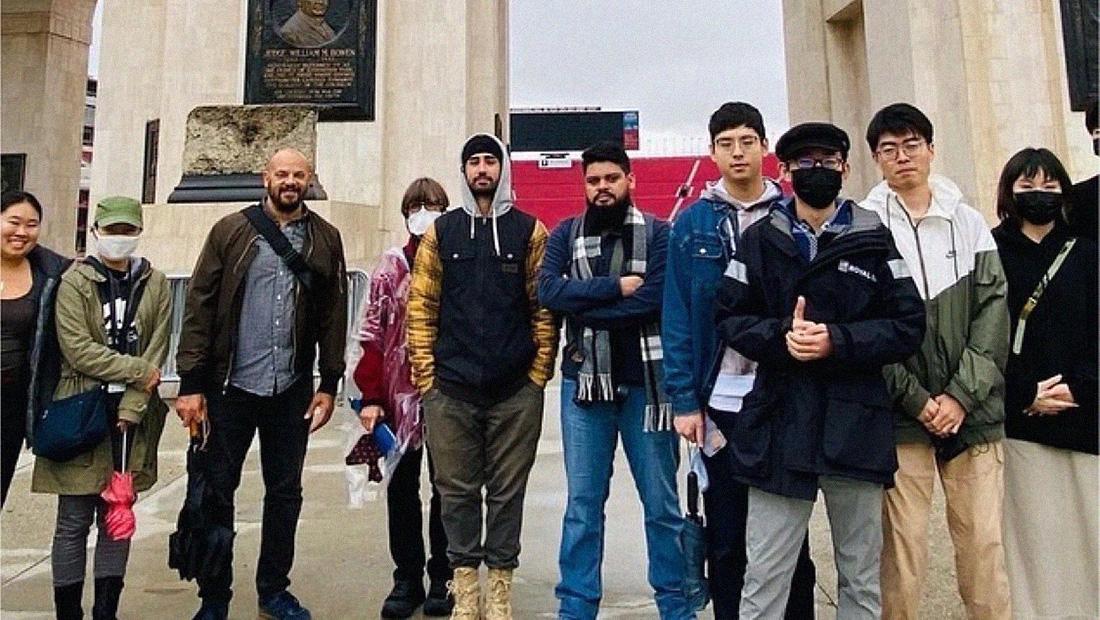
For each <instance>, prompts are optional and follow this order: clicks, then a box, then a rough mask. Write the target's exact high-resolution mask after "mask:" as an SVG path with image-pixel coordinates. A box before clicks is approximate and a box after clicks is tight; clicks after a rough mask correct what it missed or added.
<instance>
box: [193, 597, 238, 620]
mask: <svg viewBox="0 0 1100 620" xmlns="http://www.w3.org/2000/svg"><path fill="white" fill-rule="evenodd" d="M227 618H229V603H225V602H221V601H203V602H202V607H200V608H199V611H198V613H196V614H195V617H194V618H192V619H191V620H227Z"/></svg>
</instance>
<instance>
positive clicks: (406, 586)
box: [382, 579, 424, 618]
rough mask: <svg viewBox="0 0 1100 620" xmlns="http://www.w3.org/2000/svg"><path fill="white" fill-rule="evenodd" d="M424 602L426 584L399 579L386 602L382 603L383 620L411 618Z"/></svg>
mask: <svg viewBox="0 0 1100 620" xmlns="http://www.w3.org/2000/svg"><path fill="white" fill-rule="evenodd" d="M423 602H424V584H423V583H422V582H420V581H409V580H406V579H398V580H396V581H394V583H393V589H392V590H390V595H389V596H387V597H386V601H385V602H384V603H382V617H383V618H409V617H412V615H413V613H415V612H416V608H417V607H420V604H421V603H423Z"/></svg>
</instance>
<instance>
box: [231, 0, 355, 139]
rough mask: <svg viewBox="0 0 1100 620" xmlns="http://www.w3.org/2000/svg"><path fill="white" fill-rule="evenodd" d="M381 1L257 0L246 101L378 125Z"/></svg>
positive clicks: (251, 13)
mask: <svg viewBox="0 0 1100 620" xmlns="http://www.w3.org/2000/svg"><path fill="white" fill-rule="evenodd" d="M376 25H377V15H376V0H249V3H248V57H247V59H246V62H245V89H244V92H245V94H244V102H245V103H248V104H252V103H276V104H311V105H315V106H317V108H318V110H319V112H320V118H321V120H369V121H372V120H374V68H375V62H374V60H375V34H376V32H375V28H376Z"/></svg>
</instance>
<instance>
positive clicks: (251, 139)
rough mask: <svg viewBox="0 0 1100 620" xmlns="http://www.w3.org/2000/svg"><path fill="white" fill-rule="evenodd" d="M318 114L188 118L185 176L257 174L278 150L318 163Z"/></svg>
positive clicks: (251, 112) (280, 111)
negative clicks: (294, 152) (290, 150)
mask: <svg viewBox="0 0 1100 620" xmlns="http://www.w3.org/2000/svg"><path fill="white" fill-rule="evenodd" d="M316 125H317V111H316V110H314V109H313V108H310V107H305V106H290V105H264V106H240V105H214V106H200V107H197V108H195V109H193V110H191V113H190V114H188V115H187V125H186V138H185V140H186V141H185V144H184V148H183V174H184V176H189V175H220V174H249V173H252V174H255V173H259V172H260V171H262V170H263V168H264V164H266V163H267V159H268V157H270V156H271V154H272V152H274V151H275V149H277V148H280V147H286V146H289V147H293V148H296V149H298V150H299V151H301V152H302V154H303V155H305V156H306V159H308V160H309V161H310V162H315V161H316V150H317V129H316Z"/></svg>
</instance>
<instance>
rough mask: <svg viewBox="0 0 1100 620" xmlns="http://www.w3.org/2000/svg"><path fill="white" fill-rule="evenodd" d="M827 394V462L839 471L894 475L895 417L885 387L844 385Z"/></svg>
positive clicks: (823, 439)
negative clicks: (873, 387)
mask: <svg viewBox="0 0 1100 620" xmlns="http://www.w3.org/2000/svg"><path fill="white" fill-rule="evenodd" d="M864 388H867V389H864ZM827 392H828V402H827V403H826V408H825V428H824V433H823V437H822V452H823V454H824V456H825V460H826V462H827V463H828V464H829V465H831V466H833V467H836V468H840V469H845V468H851V469H858V470H864V471H871V472H879V473H883V474H891V473H893V472H894V470H895V469H897V454H896V450H895V445H894V444H895V440H894V416H893V413H892V412H891V410H890V404H889V399H888V398H887V396H886V392H885V388H882V389H872V388H870V387H869V386H863V385H858V384H857V385H851V384H841V385H836V386H830V387H829V389H828V391H827Z"/></svg>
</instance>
